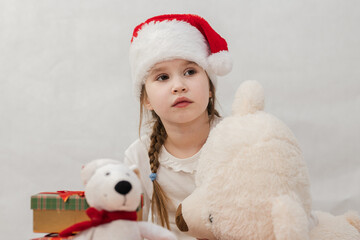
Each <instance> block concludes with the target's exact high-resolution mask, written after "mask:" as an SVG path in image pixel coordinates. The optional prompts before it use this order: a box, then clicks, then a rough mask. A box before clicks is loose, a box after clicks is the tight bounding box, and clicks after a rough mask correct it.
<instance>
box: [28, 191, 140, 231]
mask: <svg viewBox="0 0 360 240" xmlns="http://www.w3.org/2000/svg"><path fill="white" fill-rule="evenodd" d="M142 207H143V195H141V203H140V206H139V207H138V208H137V210H136V212H137V219H138V221H141V220H142ZM88 208H89V205H88V203H87V202H86V199H85V196H84V192H82V191H57V192H41V193H38V194H35V195H33V196H31V209H32V210H33V231H34V232H38V233H59V232H61V231H62V230H64V229H65V228H67V227H69V226H71V225H73V224H75V223H79V222H83V221H87V220H90V219H89V217H88V216H87V215H86V209H88Z"/></svg>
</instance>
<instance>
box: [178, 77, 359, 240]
mask: <svg viewBox="0 0 360 240" xmlns="http://www.w3.org/2000/svg"><path fill="white" fill-rule="evenodd" d="M263 109H264V93H263V88H262V86H261V85H260V84H259V83H258V82H256V81H247V82H244V83H243V84H242V85H241V86H240V87H239V89H238V91H237V93H236V96H235V100H234V103H233V109H232V110H233V112H232V115H231V116H229V117H227V118H224V120H223V121H221V122H220V123H219V124H218V125H217V126H216V127H215V128H214V129H213V130H212V132H211V134H210V135H209V137H208V140H207V142H206V145H204V147H203V150H202V154H201V156H200V160H199V165H198V168H197V174H196V189H195V191H194V192H193V193H192V194H191V195H190V196H189V197H187V198H186V199H185V200H184V201H183V202H182V204H181V205H180V206H179V208H178V211H177V217H176V223H177V225H178V227H179V229H180V230H182V231H184V232H188V234H190V235H192V236H194V237H197V238H200V239H203V238H206V239H209V240H213V239H219V240H221V239H226V240H235V239H239V240H275V239H276V240H308V239H328V240H330V239H332V238H317V237H318V236H321V233H323V232H324V230H323V229H320V226H323V228H324V229H326V230H327V231H328V233H329V234H327V236H328V237H329V236H334V234H333V232H334V231H332V229H331V228H329V227H328V228H327V227H324V224H325V225H326V226H328V223H329V222H334V223H335V222H342V223H343V225H344V224H345V225H346V226H347V227H352V228H354V227H353V226H352V225H350V224H349V222H348V221H346V220H344V219H345V218H342V217H339V218H336V217H333V216H331V217H330V218H328V217H327V216H324V215H321V214H322V213H320V217H318V216H317V215H318V214H317V215H316V216H313V215H312V214H311V196H310V189H309V188H310V186H309V185H310V184H309V176H308V170H307V166H306V164H305V162H304V161H303V158H302V153H301V150H300V148H299V146H298V143H297V141H296V139H295V137H294V135H293V134H292V132H291V131H290V130H289V128H288V127H287V126H286V125H285V124H283V123H282V122H281V121H280V120H278V119H277V118H275V117H274V116H272V115H270V114H268V113H266V112H264V111H263ZM325 215H326V214H325ZM318 219H319V220H320V223H318ZM352 219H353V218H352ZM354 219H356V217H355V218H354ZM354 221H355V220H354ZM344 222H346V223H344ZM314 226H316V227H315V228H314ZM314 229H316V230H314ZM340 232H341V231H340ZM356 232H357V231H356ZM357 233H358V232H357ZM335 235H336V234H335ZM334 239H337V238H334ZM339 239H341V238H339ZM349 239H352V238H349ZM355 239H356V238H355Z"/></svg>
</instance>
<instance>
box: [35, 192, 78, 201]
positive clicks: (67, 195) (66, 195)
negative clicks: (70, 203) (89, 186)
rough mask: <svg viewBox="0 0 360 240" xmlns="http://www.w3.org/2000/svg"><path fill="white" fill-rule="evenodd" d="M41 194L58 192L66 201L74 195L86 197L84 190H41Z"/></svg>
mask: <svg viewBox="0 0 360 240" xmlns="http://www.w3.org/2000/svg"><path fill="white" fill-rule="evenodd" d="M40 194H58V195H59V196H60V197H61V198H62V200H63V201H64V202H66V201H67V200H68V198H69V197H71V196H72V195H78V196H79V197H84V191H63V190H62V191H57V192H41V193H40Z"/></svg>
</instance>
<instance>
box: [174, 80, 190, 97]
mask: <svg viewBox="0 0 360 240" xmlns="http://www.w3.org/2000/svg"><path fill="white" fill-rule="evenodd" d="M187 91H188V88H187V86H186V85H185V84H184V83H183V82H182V81H181V80H180V81H179V80H178V81H176V82H175V84H174V86H173V88H172V89H171V92H172V94H176V93H185V92H187Z"/></svg>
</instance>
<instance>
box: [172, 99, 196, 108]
mask: <svg viewBox="0 0 360 240" xmlns="http://www.w3.org/2000/svg"><path fill="white" fill-rule="evenodd" d="M191 103H192V101H191V100H189V99H188V98H186V97H179V98H177V99H176V100H175V102H174V103H173V105H172V107H177V108H183V107H186V106H188V105H189V104H191Z"/></svg>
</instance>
